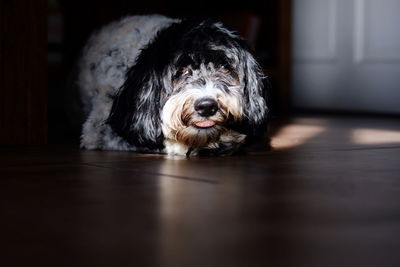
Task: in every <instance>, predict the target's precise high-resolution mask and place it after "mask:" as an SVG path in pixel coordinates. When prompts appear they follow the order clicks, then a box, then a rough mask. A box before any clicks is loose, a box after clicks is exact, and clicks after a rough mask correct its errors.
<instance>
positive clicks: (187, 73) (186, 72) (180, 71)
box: [179, 67, 192, 76]
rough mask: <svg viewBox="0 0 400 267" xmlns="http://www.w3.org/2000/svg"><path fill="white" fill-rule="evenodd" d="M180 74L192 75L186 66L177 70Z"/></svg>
mask: <svg viewBox="0 0 400 267" xmlns="http://www.w3.org/2000/svg"><path fill="white" fill-rule="evenodd" d="M179 74H180V76H187V75H192V70H191V69H190V68H188V67H186V68H182V69H180V70H179Z"/></svg>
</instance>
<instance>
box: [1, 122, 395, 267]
mask: <svg viewBox="0 0 400 267" xmlns="http://www.w3.org/2000/svg"><path fill="white" fill-rule="evenodd" d="M271 134H272V139H271V144H272V147H273V148H272V149H271V150H270V151H266V152H254V153H249V154H248V155H240V156H234V157H225V158H191V159H186V158H178V157H177V158H168V157H166V156H164V155H143V154H135V153H129V152H113V151H80V150H79V149H78V148H77V147H74V146H46V147H3V148H1V149H0V151H1V154H0V157H1V161H0V177H1V178H0V196H1V199H2V200H1V202H0V203H1V213H2V219H1V228H0V236H1V239H0V240H1V241H0V242H1V243H2V247H3V251H2V252H3V253H4V256H3V257H2V258H1V259H0V263H1V265H2V266H178V267H179V266H232V267H234V266H246V267H247V266H296V267H297V266H316V267H319V266H328V267H329V266H363V267H364V266H366V267H368V266H384V267H386V266H393V267H394V266H400V265H399V263H400V254H399V253H398V251H399V247H400V179H399V177H400V123H399V120H398V119H393V118H365V117H363V118H357V117H296V118H292V119H290V120H288V121H287V123H284V124H279V126H278V124H277V125H276V126H275V127H272V129H271Z"/></svg>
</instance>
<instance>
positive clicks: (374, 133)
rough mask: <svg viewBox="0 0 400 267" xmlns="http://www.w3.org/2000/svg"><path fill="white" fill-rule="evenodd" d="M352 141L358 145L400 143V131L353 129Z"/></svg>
mask: <svg viewBox="0 0 400 267" xmlns="http://www.w3.org/2000/svg"><path fill="white" fill-rule="evenodd" d="M352 142H353V143H354V144H358V145H379V144H400V131H393V130H378V129H355V130H353V132H352Z"/></svg>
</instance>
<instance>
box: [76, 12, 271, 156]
mask: <svg viewBox="0 0 400 267" xmlns="http://www.w3.org/2000/svg"><path fill="white" fill-rule="evenodd" d="M79 67H80V71H79V81H78V84H79V88H80V92H81V96H82V101H83V104H84V111H85V113H86V115H87V117H86V118H87V119H86V121H85V123H84V124H83V130H82V136H81V147H83V148H86V149H114V150H131V151H139V152H151V153H167V154H170V155H187V156H189V155H201V154H202V153H206V154H212V155H224V154H232V153H233V152H235V151H237V150H238V149H239V148H240V147H241V146H242V145H243V144H245V143H246V142H248V141H250V140H252V139H254V138H256V137H257V136H262V134H263V132H264V128H265V127H264V126H265V120H266V113H267V106H266V101H265V97H264V95H265V93H264V87H263V78H264V75H263V73H262V71H261V69H260V67H259V65H258V64H257V62H256V60H255V59H254V57H253V56H252V54H251V53H250V51H249V49H248V46H247V45H246V43H245V41H244V40H243V39H242V38H241V37H239V36H238V35H236V34H235V33H234V32H232V31H229V30H227V29H226V28H225V27H224V26H223V25H222V24H221V23H216V22H212V21H208V20H205V21H204V20H202V21H199V20H194V19H193V20H192V19H188V20H180V19H172V18H167V17H164V16H160V15H154V16H131V17H126V18H123V19H121V20H119V21H116V22H113V23H111V24H109V25H107V26H105V27H103V28H102V29H100V30H99V31H98V32H96V33H95V34H94V35H93V36H92V37H91V38H90V39H89V41H88V44H87V45H86V47H85V49H84V52H83V57H82V59H81V61H80V66H79Z"/></svg>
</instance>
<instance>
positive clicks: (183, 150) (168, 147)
mask: <svg viewBox="0 0 400 267" xmlns="http://www.w3.org/2000/svg"><path fill="white" fill-rule="evenodd" d="M164 145H165V148H164V150H163V153H166V154H168V155H171V156H172V155H180V156H186V154H187V153H188V151H189V149H190V148H189V147H188V146H186V145H184V144H182V143H178V142H176V141H173V140H170V139H166V140H165V141H164Z"/></svg>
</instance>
